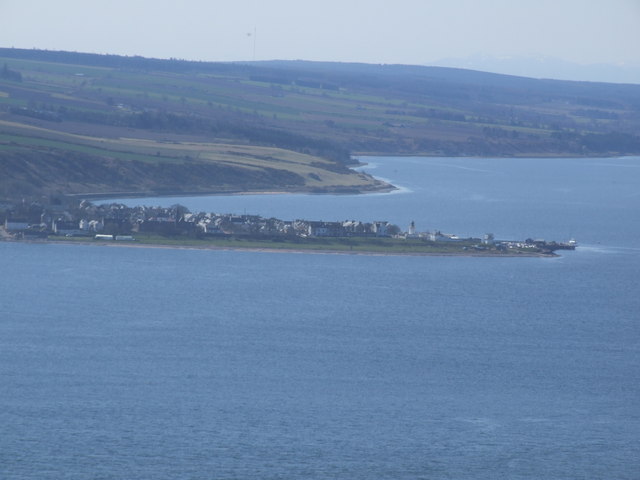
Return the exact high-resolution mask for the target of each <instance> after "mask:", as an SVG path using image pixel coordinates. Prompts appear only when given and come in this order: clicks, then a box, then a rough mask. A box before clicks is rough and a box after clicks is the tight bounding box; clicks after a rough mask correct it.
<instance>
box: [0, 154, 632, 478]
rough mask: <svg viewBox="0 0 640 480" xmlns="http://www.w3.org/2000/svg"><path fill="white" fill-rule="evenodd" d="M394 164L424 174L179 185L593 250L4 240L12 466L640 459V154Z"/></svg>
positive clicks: (413, 469) (325, 474)
mask: <svg viewBox="0 0 640 480" xmlns="http://www.w3.org/2000/svg"><path fill="white" fill-rule="evenodd" d="M371 161H372V162H375V163H376V168H375V169H372V170H370V171H371V172H372V173H376V172H377V173H379V174H380V176H382V177H385V178H389V179H390V180H391V181H393V182H395V183H397V184H400V185H401V186H403V187H405V189H406V190H404V192H403V193H396V194H392V195H374V196H347V197H344V196H330V197H318V196H277V197H264V196H262V197H260V196H249V197H233V198H226V197H206V198H200V199H192V200H189V199H180V200H179V201H180V203H184V204H186V205H187V206H189V207H190V208H191V209H192V210H200V209H201V210H212V211H219V212H232V211H236V212H239V213H242V211H243V210H244V209H246V211H247V213H258V214H262V215H265V216H276V217H279V218H284V219H289V218H298V217H303V218H311V219H315V218H320V217H322V218H323V219H325V220H334V219H345V218H357V219H362V220H373V219H378V218H380V219H387V220H390V221H394V222H396V223H399V224H401V225H403V226H404V225H406V223H408V221H410V220H415V221H416V223H417V225H418V228H419V229H429V228H440V229H442V230H443V231H450V232H452V233H459V234H479V235H481V234H482V233H485V232H488V231H492V232H494V233H495V234H496V236H497V237H501V238H505V237H514V238H524V237H525V236H535V237H545V238H547V239H557V240H565V239H568V238H569V237H570V236H575V237H576V238H577V239H578V241H579V242H580V243H581V247H580V248H579V249H578V250H577V251H576V252H567V253H566V254H565V255H563V256H562V257H561V258H555V259H537V258H523V259H514V258H505V259H495V258H466V257H462V258H448V257H384V256H351V255H314V254H288V253H252V252H229V251H198V250H171V249H142V248H108V247H94V246H67V245H46V244H45V245H34V244H10V243H0V259H1V260H2V276H1V277H0V299H1V304H0V425H1V427H0V428H1V431H0V478H3V479H4V478H7V479H59V478H65V479H67V478H69V479H87V478H90V479H93V478H100V479H122V478H144V479H147V478H148V479H175V478H188V479H244V478H251V479H290V478H300V479H303V478H304V479H306V478H312V479H333V478H339V479H372V478H388V479H417V478H424V479H499V478H509V479H525V478H526V479H541V478H545V479H576V478H580V479H602V478H612V479H637V478H638V472H640V433H639V432H640V402H639V400H638V399H639V398H640V327H639V324H638V320H639V318H640V298H639V295H638V284H639V280H640V246H639V244H638V239H640V214H639V213H638V212H640V159H638V158H626V159H597V160H594V159H570V160H558V159H548V160H529V161H525V160H502V159H500V160H490V159H415V158H401V159H371ZM447 162H449V164H448V165H447V164H446V163H447ZM370 168H371V167H370ZM159 201H160V200H158V201H156V202H153V203H154V204H156V203H159ZM176 201H178V200H177V199H169V200H166V199H162V202H163V203H164V204H166V205H170V204H171V203H176ZM189 202H192V203H189ZM208 202H210V203H208ZM236 202H238V203H237V204H236ZM254 202H255V203H254ZM132 203H139V202H137V201H136V202H132ZM214 205H215V206H214ZM254 207H255V208H254ZM307 211H309V212H310V213H308V214H307V213H306V212H307Z"/></svg>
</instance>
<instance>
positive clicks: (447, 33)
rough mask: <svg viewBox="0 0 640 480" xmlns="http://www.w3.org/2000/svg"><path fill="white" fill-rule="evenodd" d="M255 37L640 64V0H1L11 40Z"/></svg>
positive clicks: (238, 50)
mask: <svg viewBox="0 0 640 480" xmlns="http://www.w3.org/2000/svg"><path fill="white" fill-rule="evenodd" d="M254 28H255V31H256V33H257V35H256V37H255V38H254V36H253V32H254ZM249 34H251V35H249ZM254 40H255V46H256V50H255V58H256V59H257V60H267V59H306V60H331V61H356V62H367V63H407V64H429V63H430V62H434V61H436V60H438V59H441V58H447V57H466V56H469V55H472V54H478V53H480V54H486V55H491V56H516V55H517V56H520V55H545V56H552V57H556V58H560V59H563V60H567V61H571V62H577V63H584V64H587V63H639V62H640V0H321V1H319V0H316V1H307V0H227V1H219V0H182V1H178V0H174V1H167V0H102V1H95V0H0V46H3V47H12V46H13V47H16V48H32V47H35V48H43V49H49V50H73V51H82V52H95V53H115V54H125V55H143V56H150V57H158V58H169V57H175V58H184V59H195V60H223V61H229V60H251V59H252V58H253V56H254Z"/></svg>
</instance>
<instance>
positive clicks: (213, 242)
mask: <svg viewBox="0 0 640 480" xmlns="http://www.w3.org/2000/svg"><path fill="white" fill-rule="evenodd" d="M134 238H135V240H133V241H117V242H116V241H113V242H105V241H104V240H92V239H90V238H86V237H56V236H51V237H49V240H50V241H57V242H65V243H90V244H97V245H121V246H124V245H129V246H150V247H151V246H156V247H174V248H205V249H206V248H217V249H234V250H267V251H300V252H326V253H353V254H357V253H362V254H380V255H469V256H505V257H506V256H549V254H544V253H542V252H540V251H537V250H532V249H510V250H504V251H499V250H496V249H486V250H478V249H476V248H475V246H477V245H478V244H479V243H480V240H479V239H468V240H463V241H460V242H452V243H444V242H428V241H423V240H421V239H402V238H400V239H397V238H361V237H348V238H347V237H341V238H318V237H314V238H278V239H259V238H250V237H241V236H238V237H227V236H224V237H211V238H185V237H164V236H160V235H149V234H135V235H134Z"/></svg>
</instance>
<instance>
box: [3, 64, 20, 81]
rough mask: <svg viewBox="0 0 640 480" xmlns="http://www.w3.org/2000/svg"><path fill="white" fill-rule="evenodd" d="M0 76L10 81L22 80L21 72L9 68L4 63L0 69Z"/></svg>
mask: <svg viewBox="0 0 640 480" xmlns="http://www.w3.org/2000/svg"><path fill="white" fill-rule="evenodd" d="M0 78H3V79H4V80H11V81H12V82H22V74H21V73H20V72H18V71H17V70H11V69H10V68H9V66H8V65H7V64H6V63H5V64H4V65H3V67H2V70H0Z"/></svg>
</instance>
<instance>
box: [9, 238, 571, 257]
mask: <svg viewBox="0 0 640 480" xmlns="http://www.w3.org/2000/svg"><path fill="white" fill-rule="evenodd" d="M0 241H5V242H15V243H26V244H39V245H85V246H94V247H116V248H161V249H175V250H210V251H233V252H258V253H297V254H304V253H308V254H311V255H323V254H324V255H366V256H399V257H475V258H478V257H485V258H557V257H559V256H560V255H558V254H556V253H540V252H522V251H518V252H513V253H511V252H505V253H495V252H492V251H491V252H483V251H456V252H427V251H425V252H401V251H386V252H385V251H380V250H347V249H344V250H340V249H314V248H291V247H284V248H278V247H273V248H269V247H255V246H254V247H252V246H247V247H243V246H226V245H224V246H223V245H188V244H184V245H175V244H166V243H164V244H163V243H135V242H128V241H127V242H115V241H114V242H105V241H84V240H16V239H11V240H3V239H0Z"/></svg>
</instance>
